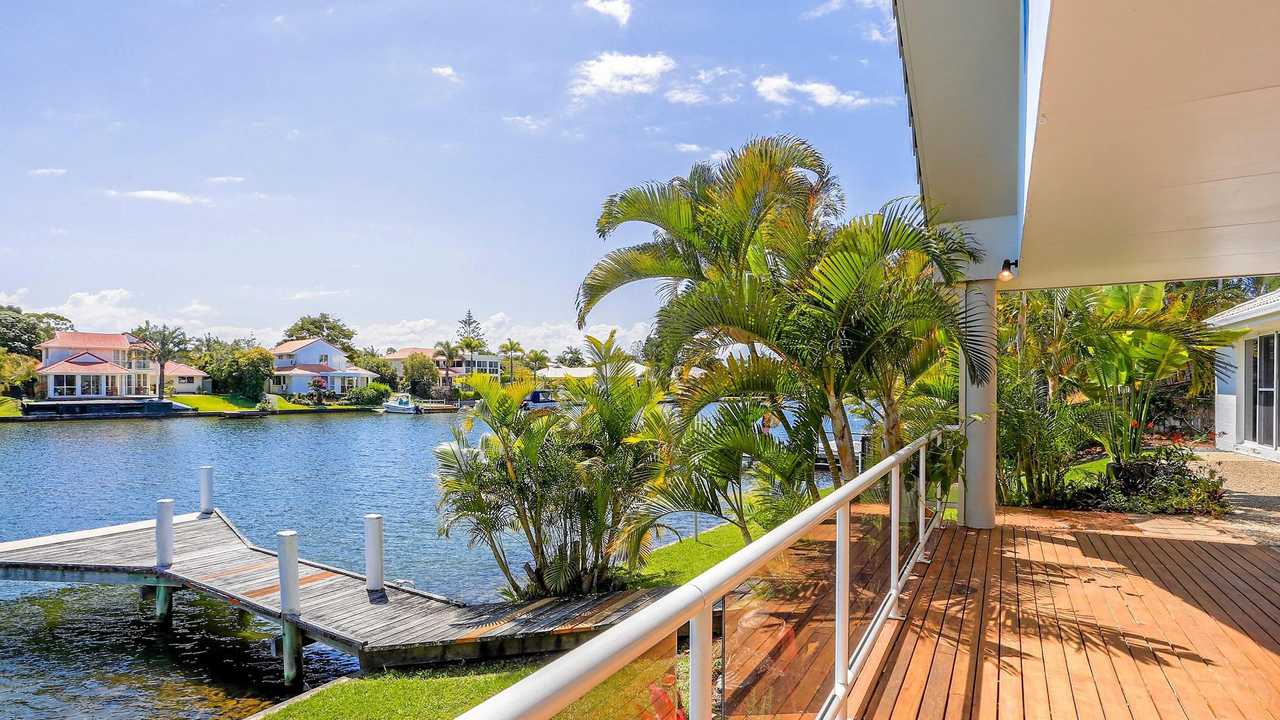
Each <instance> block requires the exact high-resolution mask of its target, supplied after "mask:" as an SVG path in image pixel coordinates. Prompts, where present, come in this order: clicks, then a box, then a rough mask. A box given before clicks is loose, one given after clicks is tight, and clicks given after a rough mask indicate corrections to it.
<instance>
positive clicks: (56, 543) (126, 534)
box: [0, 468, 665, 682]
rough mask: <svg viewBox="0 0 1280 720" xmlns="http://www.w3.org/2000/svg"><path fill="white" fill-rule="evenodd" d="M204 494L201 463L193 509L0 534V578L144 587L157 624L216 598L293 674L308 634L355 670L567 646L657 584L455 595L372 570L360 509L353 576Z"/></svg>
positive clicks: (369, 526)
mask: <svg viewBox="0 0 1280 720" xmlns="http://www.w3.org/2000/svg"><path fill="white" fill-rule="evenodd" d="M211 495H212V473H211V470H210V469H208V468H202V488H201V496H202V500H201V504H202V511H201V512H196V513H190V514H186V515H180V516H177V517H175V516H173V514H172V507H173V501H172V500H161V501H159V504H158V512H157V517H156V519H154V520H146V521H142V522H135V523H128V524H124V525H115V526H111V527H104V528H98V529H94V530H83V531H79V532H70V533H63V534H59V535H48V536H44V537H36V538H30V539H26V540H15V541H11V542H5V543H0V580H31V581H45V582H49V581H52V582H76V583H97V584H114V585H122V584H123V585H139V586H143V587H144V588H153V589H154V595H155V602H156V617H157V619H159V620H160V621H162V622H167V621H168V619H169V617H170V613H171V612H172V607H173V605H172V603H173V595H174V592H175V591H177V590H188V591H195V592H198V593H201V594H203V595H206V596H209V597H213V598H218V599H221V600H224V601H226V602H227V603H228V604H230V605H232V606H234V607H236V608H238V609H239V610H241V611H243V612H248V613H252V614H253V615H257V616H259V617H261V618H264V619H267V620H270V621H273V622H278V623H279V624H280V625H281V637H280V638H278V641H277V643H276V646H277V647H278V648H279V650H280V653H281V654H282V655H283V658H284V668H285V680H286V682H297V681H299V680H300V679H301V667H302V646H303V645H304V644H307V643H309V642H320V643H323V644H325V645H329V646H330V647H333V648H336V649H338V650H340V651H342V652H345V653H348V654H350V655H354V656H356V657H357V658H358V659H359V661H360V667H361V668H362V669H365V670H370V669H382V668H387V667H393V666H397V665H414V664H428V663H433V662H441V661H445V660H455V659H478V658H490V657H505V656H514V655H524V654H531V653H539V652H549V651H556V650H567V649H570V648H572V647H575V646H577V645H578V644H580V643H582V642H584V641H585V640H586V639H588V638H590V637H591V636H593V635H595V634H596V633H598V632H600V631H602V630H603V629H605V628H607V627H609V626H610V625H612V624H614V623H616V622H618V621H619V620H621V619H622V618H625V617H627V616H628V615H629V614H631V613H633V612H635V611H636V610H638V609H639V608H641V607H643V606H645V605H647V604H648V603H650V602H652V601H653V600H655V599H657V598H658V597H660V596H661V595H662V594H663V593H664V592H665V590H661V589H658V590H645V591H629V592H617V593H606V594H601V595H593V596H586V597H579V598H556V599H544V600H536V601H530V602H521V603H486V604H479V605H465V604H463V603H460V602H457V601H455V600H450V599H448V598H445V597H441V596H439V595H434V594H432V593H428V592H424V591H422V590H417V589H415V588H412V587H408V586H404V585H399V584H395V583H389V582H385V581H384V580H383V578H382V517H381V516H380V515H368V516H366V517H365V541H366V542H365V565H366V572H367V573H368V574H367V575H361V574H359V573H355V572H351V571H348V570H343V569H341V568H336V567H332V566H329V565H324V564H322V563H318V562H312V561H310V560H302V559H299V558H298V555H297V535H296V533H294V532H293V531H291V530H286V531H282V532H280V533H278V534H277V537H278V540H279V543H280V546H279V551H278V552H277V551H272V550H269V549H266V548H262V547H258V546H256V545H254V544H253V543H252V542H250V541H249V539H248V538H247V537H245V536H244V535H243V534H242V533H241V532H240V531H239V530H237V529H236V527H235V525H234V524H232V522H231V520H230V519H228V518H227V517H226V516H225V515H224V514H223V513H222V512H220V511H219V510H217V509H216V508H214V507H213V506H212V501H211ZM148 592H152V591H151V590H148Z"/></svg>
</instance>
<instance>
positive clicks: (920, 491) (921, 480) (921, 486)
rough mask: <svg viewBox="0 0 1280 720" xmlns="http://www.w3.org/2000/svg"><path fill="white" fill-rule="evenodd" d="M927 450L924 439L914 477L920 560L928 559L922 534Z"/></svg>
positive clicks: (925, 498)
mask: <svg viewBox="0 0 1280 720" xmlns="http://www.w3.org/2000/svg"><path fill="white" fill-rule="evenodd" d="M928 450H929V441H928V440H925V441H924V444H923V445H921V446H920V459H919V461H918V462H919V464H920V473H919V477H917V478H916V527H918V528H919V532H918V533H916V534H917V536H918V537H919V538H920V562H929V560H928V559H927V558H925V556H924V541H925V539H926V538H925V534H924V531H925V520H924V506H925V503H927V502H929V498H928V497H926V495H925V491H926V490H927V489H928V487H929V485H928V482H927V481H926V478H925V460H926V458H927V455H928Z"/></svg>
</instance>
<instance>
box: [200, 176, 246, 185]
mask: <svg viewBox="0 0 1280 720" xmlns="http://www.w3.org/2000/svg"><path fill="white" fill-rule="evenodd" d="M205 181H206V182H211V183H213V184H214V185H235V184H238V183H242V182H244V178H242V177H240V176H239V175H216V176H214V177H211V178H205Z"/></svg>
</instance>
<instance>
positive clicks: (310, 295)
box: [289, 290, 351, 300]
mask: <svg viewBox="0 0 1280 720" xmlns="http://www.w3.org/2000/svg"><path fill="white" fill-rule="evenodd" d="M350 294H351V291H350V290H299V291H298V292H296V293H294V294H292V295H290V296H289V299H290V300H316V299H318V298H326V297H342V296H346V295H350Z"/></svg>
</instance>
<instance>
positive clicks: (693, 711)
mask: <svg viewBox="0 0 1280 720" xmlns="http://www.w3.org/2000/svg"><path fill="white" fill-rule="evenodd" d="M711 623H712V615H711V606H709V605H708V606H707V607H704V608H702V609H701V610H699V611H698V613H697V614H696V615H694V616H693V617H692V618H691V619H690V620H689V720H711V699H712V695H713V694H714V693H715V684H714V682H713V676H712V663H713V661H714V660H715V658H714V657H712V655H713V646H712V644H711Z"/></svg>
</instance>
